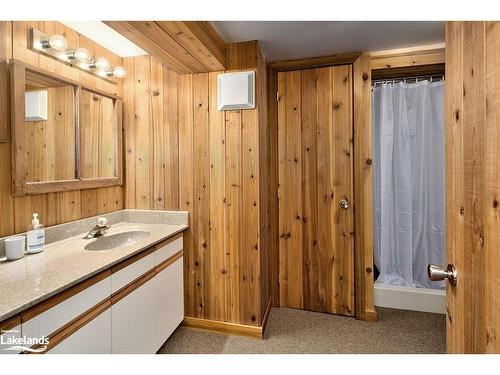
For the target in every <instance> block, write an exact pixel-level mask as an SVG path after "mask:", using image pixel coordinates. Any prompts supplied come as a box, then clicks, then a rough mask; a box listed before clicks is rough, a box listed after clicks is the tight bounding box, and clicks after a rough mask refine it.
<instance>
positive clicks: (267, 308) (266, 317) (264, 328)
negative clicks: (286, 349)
mask: <svg viewBox="0 0 500 375" xmlns="http://www.w3.org/2000/svg"><path fill="white" fill-rule="evenodd" d="M271 302H272V301H271V298H269V300H268V301H267V305H266V309H265V310H264V316H263V317H262V337H264V333H265V332H266V326H267V320H268V319H269V314H270V313H271V306H272V303H271Z"/></svg>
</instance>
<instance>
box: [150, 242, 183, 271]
mask: <svg viewBox="0 0 500 375" xmlns="http://www.w3.org/2000/svg"><path fill="white" fill-rule="evenodd" d="M166 242H168V240H167V241H166ZM182 248H183V239H182V235H181V236H180V237H179V238H176V239H174V240H172V241H171V242H169V243H166V244H164V245H162V243H160V244H158V245H156V251H155V266H157V265H159V264H161V263H162V262H164V261H166V260H167V259H168V258H170V257H171V256H172V255H174V254H175V253H177V252H179V251H181V250H182Z"/></svg>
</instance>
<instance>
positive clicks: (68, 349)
mask: <svg viewBox="0 0 500 375" xmlns="http://www.w3.org/2000/svg"><path fill="white" fill-rule="evenodd" d="M48 353H50V354H107V353H111V309H108V310H105V311H104V312H103V313H101V314H100V315H98V316H97V317H96V318H94V319H92V320H91V321H90V322H88V323H87V324H85V325H84V326H83V327H82V328H80V329H79V330H78V331H76V332H75V333H73V334H72V335H71V336H69V337H68V338H66V339H64V340H63V341H61V342H60V343H59V344H57V345H56V346H55V347H54V348H52V349H51V350H49V351H48Z"/></svg>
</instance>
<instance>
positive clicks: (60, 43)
mask: <svg viewBox="0 0 500 375" xmlns="http://www.w3.org/2000/svg"><path fill="white" fill-rule="evenodd" d="M41 45H42V47H43V48H53V49H55V50H56V51H66V49H67V48H68V42H67V41H66V38H64V37H63V36H62V35H59V34H54V35H51V36H50V38H48V39H45V40H42V41H41Z"/></svg>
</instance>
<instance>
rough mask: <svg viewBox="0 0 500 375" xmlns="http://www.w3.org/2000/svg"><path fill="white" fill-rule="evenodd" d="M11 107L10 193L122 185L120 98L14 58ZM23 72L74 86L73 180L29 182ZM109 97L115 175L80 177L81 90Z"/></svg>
mask: <svg viewBox="0 0 500 375" xmlns="http://www.w3.org/2000/svg"><path fill="white" fill-rule="evenodd" d="M9 65H10V69H9V70H10V98H11V99H10V107H11V157H12V195H14V196H23V195H31V194H43V193H55V192H60V191H71V190H80V189H94V188H100V187H106V186H117V185H123V154H122V150H123V143H122V101H121V99H120V97H118V96H116V95H113V94H109V93H107V92H105V91H102V90H99V89H96V88H94V87H89V86H86V85H82V84H81V83H79V82H76V81H73V80H70V79H67V78H64V77H61V76H58V75H56V74H54V73H52V72H48V71H46V70H44V69H40V68H38V67H34V66H31V65H28V64H24V63H22V62H19V61H17V60H11V61H10V64H9ZM26 71H29V72H32V73H35V74H37V75H39V76H42V77H47V78H48V79H51V80H56V81H60V82H62V83H65V84H67V85H69V86H73V87H74V89H75V101H74V105H73V108H74V123H75V134H76V139H75V153H76V163H75V179H71V180H56V181H36V182H29V181H28V180H27V178H28V154H27V151H28V150H27V134H26V116H25V90H26ZM82 88H83V89H85V90H87V91H90V92H93V93H95V94H98V95H101V96H105V97H108V98H110V99H112V100H113V104H114V116H113V119H114V122H115V126H116V127H117V132H116V134H117V137H116V140H115V145H116V147H115V160H116V174H117V176H115V177H97V178H83V177H82V176H81V172H80V171H81V165H80V163H81V161H80V157H79V153H80V150H79V148H80V131H79V111H80V106H79V98H80V91H81V89H82Z"/></svg>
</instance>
